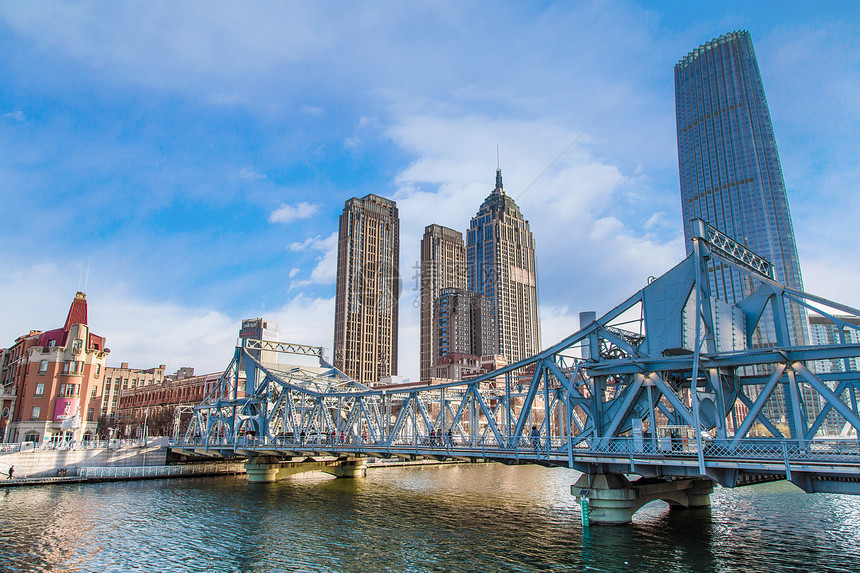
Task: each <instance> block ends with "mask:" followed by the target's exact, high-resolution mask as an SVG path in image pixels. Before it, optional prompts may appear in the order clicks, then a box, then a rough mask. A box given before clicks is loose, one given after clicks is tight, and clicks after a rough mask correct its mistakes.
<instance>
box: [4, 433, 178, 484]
mask: <svg viewBox="0 0 860 573" xmlns="http://www.w3.org/2000/svg"><path fill="white" fill-rule="evenodd" d="M166 462H167V443H166V440H149V441H148V442H147V443H146V445H145V446H140V445H138V446H125V447H120V448H97V449H68V450H35V451H33V450H31V451H23V452H10V453H5V454H0V473H2V474H6V473H7V472H8V471H9V467H10V466H15V477H22V478H23V477H52V476H56V475H57V472H58V471H60V472H62V473H63V474H64V475H69V476H73V475H77V474H78V470H79V469H80V468H82V467H125V466H133V467H139V466H163V465H165V464H166ZM3 477H5V476H3V475H0V479H2V478H3Z"/></svg>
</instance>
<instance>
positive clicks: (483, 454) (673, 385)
mask: <svg viewBox="0 0 860 573" xmlns="http://www.w3.org/2000/svg"><path fill="white" fill-rule="evenodd" d="M696 228H697V237H696V238H695V239H694V242H693V243H694V249H693V253H692V254H691V255H690V256H689V257H687V258H686V259H685V260H684V261H683V262H681V263H680V264H678V265H677V266H676V267H674V268H672V269H671V270H669V271H668V272H667V273H666V274H664V275H663V276H661V277H659V278H656V279H652V280H651V281H650V282H649V284H648V285H647V286H646V287H645V288H643V289H642V290H640V291H639V292H637V293H636V294H634V295H633V296H631V297H630V298H628V299H627V300H626V301H624V302H623V303H621V304H619V305H618V306H617V307H615V308H614V309H612V310H611V311H609V312H608V313H606V314H605V315H603V316H601V317H599V318H597V319H596V320H594V321H592V322H590V323H589V324H584V325H580V326H581V328H580V330H578V331H577V332H575V333H573V334H571V335H570V336H568V337H567V338H565V339H564V340H562V341H561V342H559V343H558V344H555V345H554V346H551V347H549V348H547V349H546V350H544V351H542V352H540V353H539V354H537V355H536V356H533V357H531V358H528V359H526V360H522V361H520V362H517V363H515V364H511V365H509V366H507V367H504V368H501V369H499V370H496V371H493V372H490V373H487V374H484V375H481V376H477V377H474V378H471V379H468V380H464V381H458V382H449V383H444V384H432V385H414V386H409V385H403V386H399V387H388V388H387V387H367V386H364V385H362V384H359V383H357V382H355V381H353V380H351V379H350V378H349V377H348V376H346V375H345V374H343V373H342V372H340V371H338V370H337V369H336V368H334V367H333V366H331V365H330V364H328V363H327V362H326V361H325V359H324V357H323V353H322V349H321V348H317V347H311V346H303V345H297V344H286V343H279V342H269V341H262V340H243V341H241V342H240V344H239V346H237V348H236V353H235V356H234V358H233V360H232V362H231V363H230V365H229V367H228V368H227V369H226V370H225V372H224V375H223V376H222V377H221V379H220V381H219V384H218V385H217V387H215V388H214V389H213V391H212V392H211V393H210V395H209V396H208V397H207V398H206V400H205V401H204V402H203V403H202V404H200V405H198V406H196V407H194V408H193V411H192V412H191V413H190V415H191V417H190V421H188V426H187V430H186V431H185V432H184V433H183V434H182V435H179V434H178V433H177V435H176V436H175V437H174V443H173V448H174V450H175V451H178V452H185V453H188V454H191V453H194V454H197V455H207V456H222V457H246V458H249V459H254V458H260V457H262V456H267V459H270V460H271V459H273V458H275V459H278V460H282V461H283V460H295V459H304V458H307V457H311V456H332V457H341V458H343V457H345V456H348V457H353V458H361V457H369V456H373V457H392V456H400V457H407V458H412V459H419V458H433V459H462V460H486V461H498V462H502V463H507V464H514V463H537V464H543V465H547V466H562V467H568V468H574V469H576V470H579V471H580V472H583V473H584V474H585V475H586V477H587V478H588V481H587V483H586V482H585V481H583V482H582V484H578V486H577V487H579V485H582V486H584V487H583V488H582V495H583V496H584V497H587V491H588V489H589V487H590V488H592V489H593V488H595V487H597V486H596V485H595V483H594V479H593V478H594V476H610V478H611V476H631V475H636V476H640V477H641V478H642V479H641V480H640V481H639V482H638V483H640V484H653V483H660V482H664V483H668V482H674V481H678V480H684V479H687V480H703V479H707V480H712V482H716V483H719V484H721V485H722V486H724V487H736V486H741V485H747V484H752V483H758V482H763V481H771V480H777V479H787V480H790V481H791V482H793V483H795V484H796V485H798V486H799V487H801V488H802V489H804V490H805V491H807V492H834V493H850V494H860V441H858V430H860V416H859V415H858V404H857V393H858V384H860V372H858V370H857V364H858V363H860V344H858V343H855V342H849V340H857V338H856V337H853V336H850V335H846V334H847V333H849V332H850V331H851V330H854V331H856V330H857V329H858V326H857V323H860V321H852V320H851V319H847V318H846V317H851V318H858V317H860V311H858V310H857V309H854V308H851V307H848V306H846V305H843V304H839V303H836V302H833V301H829V300H826V299H824V298H821V297H817V296H814V295H811V294H808V293H804V292H800V291H796V290H793V289H790V288H788V287H785V286H784V285H781V284H779V283H778V282H777V281H776V280H775V279H774V277H773V271H772V268H771V266H770V263H768V262H767V261H765V260H764V259H762V258H761V257H759V256H757V255H755V254H754V253H752V252H750V251H749V250H747V249H745V248H744V247H743V246H742V245H739V244H737V243H736V242H734V241H732V240H731V239H730V238H728V237H726V236H725V235H722V234H721V233H720V232H718V231H717V230H716V229H714V228H712V227H710V226H708V225H707V224H706V223H704V222H702V221H697V222H696ZM709 263H710V264H711V265H717V264H718V265H721V268H732V269H735V270H737V271H738V272H739V273H741V275H742V276H743V277H744V280H745V284H747V285H749V286H750V289H749V290H750V294H749V295H748V296H747V297H746V298H745V299H744V300H743V301H741V302H740V303H738V304H736V305H731V304H728V303H726V302H724V301H720V300H718V299H716V298H715V297H714V296H712V294H711V291H710V286H709V280H708V272H709V270H708V268H709ZM791 305H793V306H794V307H795V312H800V313H802V316H804V317H805V316H806V314H807V313H808V312H814V313H817V314H819V315H821V316H824V317H826V318H829V319H830V320H831V321H832V322H833V324H834V325H835V326H836V330H837V332H838V341H836V342H834V343H830V344H825V345H809V344H808V342H806V341H804V340H793V339H792V336H797V335H796V334H793V332H792V329H791V328H790V325H789V319H788V316H789V314H790V313H789V310H788V309H789V308H790V306H791ZM763 332H766V333H768V336H769V339H771V340H775V341H776V344H775V345H772V346H765V347H756V346H755V345H754V341H756V340H761V339H762V333H763ZM759 346H761V345H759ZM276 353H277V354H284V353H286V354H289V355H293V356H295V355H298V356H302V357H304V358H302V360H304V361H306V362H307V361H312V362H313V364H312V365H310V366H290V367H287V366H284V365H283V364H279V363H277V362H274V361H266V360H262V359H261V358H265V357H266V356H267V355H272V354H276ZM821 364H827V365H829V366H828V367H827V368H822V367H820V365H821ZM833 365H836V367H834V366H833ZM825 370H826V371H825ZM177 428H178V425H177ZM613 479H614V478H611V479H609V481H610V482H612V481H613ZM620 479H622V481H623V482H624V484H625V487H626V486H627V485H628V482H626V477H625V478H620ZM616 481H617V480H616ZM606 487H608V486H606ZM664 497H668V495H667V496H664Z"/></svg>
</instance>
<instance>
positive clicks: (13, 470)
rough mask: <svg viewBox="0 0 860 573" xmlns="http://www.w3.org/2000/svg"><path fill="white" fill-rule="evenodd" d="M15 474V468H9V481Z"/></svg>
mask: <svg viewBox="0 0 860 573" xmlns="http://www.w3.org/2000/svg"><path fill="white" fill-rule="evenodd" d="M14 473H15V466H9V479H12V475H13V474H14Z"/></svg>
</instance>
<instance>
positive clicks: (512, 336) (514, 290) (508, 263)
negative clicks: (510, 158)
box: [466, 167, 541, 362]
mask: <svg viewBox="0 0 860 573" xmlns="http://www.w3.org/2000/svg"><path fill="white" fill-rule="evenodd" d="M466 282H467V286H468V289H469V290H470V291H473V292H478V293H481V294H483V295H484V296H485V297H486V298H487V300H488V301H489V305H490V311H491V313H492V315H493V319H494V320H493V323H494V324H495V328H496V340H497V348H498V349H497V353H498V354H501V355H503V356H505V357H506V358H507V359H508V361H509V362H516V361H518V360H521V359H523V358H526V357H528V356H532V355H534V354H536V353H537V352H538V351H539V350H540V344H541V342H540V317H539V314H538V300H537V266H536V262H535V242H534V237H533V236H532V233H531V230H529V222H528V221H527V220H526V219H525V218H524V217H523V215H522V213H521V212H520V208H519V207H518V206H517V204H516V203H515V202H514V200H513V199H512V198H511V197H509V196H508V195H506V194H505V190H504V187H503V185H502V169H501V167H498V168H497V169H496V187H495V189H493V191H492V192H491V193H490V195H489V196H488V197H487V198H486V199H485V200H484V202H483V203H482V204H481V208H480V209H479V210H478V214H477V215H475V216H474V217H473V218H472V222H471V224H470V225H469V231H468V233H467V237H466Z"/></svg>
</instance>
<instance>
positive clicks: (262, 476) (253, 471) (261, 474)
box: [245, 456, 281, 483]
mask: <svg viewBox="0 0 860 573" xmlns="http://www.w3.org/2000/svg"><path fill="white" fill-rule="evenodd" d="M280 469H281V462H280V460H278V458H276V457H275V456H257V457H255V458H251V459H249V460H248V461H247V462H245V473H247V474H248V481H249V482H251V483H269V482H273V481H276V480H277V479H278V472H279V471H280Z"/></svg>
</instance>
